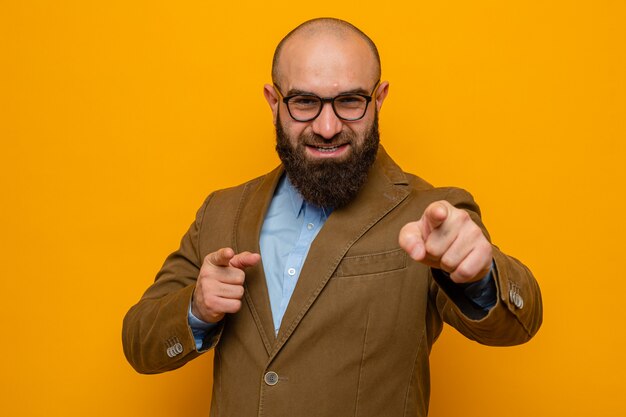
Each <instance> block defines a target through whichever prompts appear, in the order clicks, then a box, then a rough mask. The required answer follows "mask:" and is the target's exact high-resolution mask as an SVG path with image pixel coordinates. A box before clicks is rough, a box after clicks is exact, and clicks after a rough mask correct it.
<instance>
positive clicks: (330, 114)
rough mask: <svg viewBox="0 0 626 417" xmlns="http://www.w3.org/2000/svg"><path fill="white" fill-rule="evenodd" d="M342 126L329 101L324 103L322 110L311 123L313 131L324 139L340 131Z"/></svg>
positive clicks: (330, 137)
mask: <svg viewBox="0 0 626 417" xmlns="http://www.w3.org/2000/svg"><path fill="white" fill-rule="evenodd" d="M342 127H343V126H342V122H341V120H340V119H339V118H338V117H337V115H336V114H335V112H334V111H333V107H332V105H331V104H330V103H324V105H323V106H322V112H321V113H320V115H319V116H317V118H316V119H315V120H313V123H312V124H311V128H312V129H313V132H315V133H317V134H318V135H320V136H322V137H323V138H324V139H332V138H333V137H334V136H335V135H336V134H337V133H339V132H341V129H342Z"/></svg>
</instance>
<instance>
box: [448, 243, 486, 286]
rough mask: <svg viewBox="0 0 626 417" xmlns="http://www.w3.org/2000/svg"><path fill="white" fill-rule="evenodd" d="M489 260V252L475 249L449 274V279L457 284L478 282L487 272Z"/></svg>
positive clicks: (478, 248)
mask: <svg viewBox="0 0 626 417" xmlns="http://www.w3.org/2000/svg"><path fill="white" fill-rule="evenodd" d="M491 259H492V258H491V251H488V250H485V249H483V248H480V247H476V248H474V249H473V250H472V251H471V252H470V253H469V254H468V255H467V256H466V257H465V258H464V259H463V261H461V263H460V264H459V266H458V267H457V268H456V269H455V270H454V271H452V272H451V273H450V278H451V279H452V281H454V282H456V283H459V284H461V283H468V282H475V281H478V280H480V279H482V278H484V277H485V276H486V275H487V273H488V272H489V269H490V268H491Z"/></svg>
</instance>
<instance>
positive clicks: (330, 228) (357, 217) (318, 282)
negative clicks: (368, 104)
mask: <svg viewBox="0 0 626 417" xmlns="http://www.w3.org/2000/svg"><path fill="white" fill-rule="evenodd" d="M395 184H406V178H405V176H404V173H402V171H401V170H400V169H399V167H398V166H397V165H396V164H395V163H394V162H393V161H392V160H391V159H390V158H389V156H388V155H387V154H386V152H385V151H384V149H383V148H382V147H380V148H379V155H378V158H377V160H376V162H375V163H374V165H373V166H372V169H371V170H370V172H369V174H368V180H367V182H366V184H365V185H364V187H363V189H362V190H361V191H360V192H359V194H358V195H357V197H356V199H355V200H354V201H353V202H351V203H350V204H349V205H348V206H346V207H343V208H341V209H338V210H335V211H333V213H332V214H331V215H330V217H329V218H328V220H327V221H326V223H325V224H324V227H323V228H322V230H321V231H320V232H319V234H318V235H317V237H316V239H315V241H314V242H313V244H312V245H311V248H310V250H309V253H308V255H307V258H306V261H305V263H304V266H303V268H302V272H301V274H300V278H299V279H298V283H297V285H296V288H295V290H294V293H293V295H292V297H291V300H290V301H289V305H288V307H287V311H286V312H285V316H284V317H283V320H282V324H281V327H280V331H279V334H278V340H277V342H276V344H275V345H274V346H273V349H272V352H271V354H270V358H269V360H270V361H271V360H272V359H273V357H274V356H275V355H276V354H277V353H278V351H279V350H280V349H281V347H282V346H283V345H284V344H285V342H286V341H287V340H288V339H289V337H290V336H291V334H292V333H293V331H294V330H295V329H296V327H297V326H298V324H299V323H300V321H301V320H302V318H303V317H304V316H305V314H306V313H307V311H308V310H309V308H310V307H311V305H312V304H313V303H314V301H315V299H316V298H317V297H318V296H319V294H320V293H321V292H322V289H323V288H324V286H325V285H326V283H327V282H328V280H329V279H330V277H331V276H332V274H333V272H334V271H335V269H336V268H337V266H338V265H339V262H340V261H341V259H342V258H343V257H344V256H345V254H346V252H347V251H348V249H350V247H351V246H352V245H353V244H354V243H355V242H356V241H357V240H358V239H359V238H360V237H361V236H362V235H363V234H364V233H365V232H367V231H368V230H369V229H370V228H371V227H372V226H373V225H374V224H376V223H377V222H378V221H379V220H380V219H381V218H382V217H384V216H385V215H386V214H387V213H389V212H390V211H391V210H392V209H393V208H394V207H396V206H397V205H398V204H400V202H401V201H402V200H404V199H405V198H406V196H407V195H408V194H409V192H408V190H407V187H397V186H395ZM255 230H256V229H255ZM255 238H257V241H258V235H257V236H255ZM257 243H258V242H257ZM266 291H267V290H266ZM267 326H270V325H269V324H268V325H267ZM268 329H271V327H268Z"/></svg>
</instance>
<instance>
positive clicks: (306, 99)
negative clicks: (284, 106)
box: [289, 96, 320, 107]
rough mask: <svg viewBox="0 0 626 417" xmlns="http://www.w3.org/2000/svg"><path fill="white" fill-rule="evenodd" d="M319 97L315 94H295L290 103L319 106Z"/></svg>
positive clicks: (301, 105) (299, 105) (302, 105)
mask: <svg viewBox="0 0 626 417" xmlns="http://www.w3.org/2000/svg"><path fill="white" fill-rule="evenodd" d="M319 102H320V101H319V99H318V98H317V97H315V96H295V97H292V98H291V99H290V100H289V104H292V105H294V106H298V107H317V106H318V105H319Z"/></svg>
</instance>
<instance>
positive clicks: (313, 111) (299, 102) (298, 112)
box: [287, 96, 322, 120]
mask: <svg viewBox="0 0 626 417" xmlns="http://www.w3.org/2000/svg"><path fill="white" fill-rule="evenodd" d="M321 105H322V102H321V100H320V99H319V97H316V96H294V97H291V98H290V99H289V101H288V102H287V106H289V113H290V114H291V117H293V118H294V119H296V120H310V119H313V118H315V116H317V114H318V113H319V111H320V107H321Z"/></svg>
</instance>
